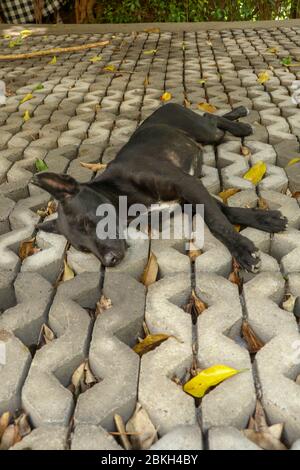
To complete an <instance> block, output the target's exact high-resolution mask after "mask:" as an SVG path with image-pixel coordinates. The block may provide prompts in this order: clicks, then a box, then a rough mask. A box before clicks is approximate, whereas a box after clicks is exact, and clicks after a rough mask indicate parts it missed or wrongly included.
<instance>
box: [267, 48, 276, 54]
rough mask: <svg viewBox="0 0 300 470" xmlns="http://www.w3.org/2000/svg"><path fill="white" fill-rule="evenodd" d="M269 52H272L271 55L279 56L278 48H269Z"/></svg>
mask: <svg viewBox="0 0 300 470" xmlns="http://www.w3.org/2000/svg"><path fill="white" fill-rule="evenodd" d="M267 52H271V54H277V52H278V49H277V47H269V48H268V49H267Z"/></svg>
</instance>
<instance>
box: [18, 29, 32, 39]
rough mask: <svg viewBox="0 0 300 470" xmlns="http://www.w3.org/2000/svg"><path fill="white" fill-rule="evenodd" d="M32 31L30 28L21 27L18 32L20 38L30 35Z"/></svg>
mask: <svg viewBox="0 0 300 470" xmlns="http://www.w3.org/2000/svg"><path fill="white" fill-rule="evenodd" d="M32 33H33V31H31V30H30V29H23V30H22V31H21V32H20V36H21V38H22V39H23V38H27V37H28V36H30V35H31V34H32Z"/></svg>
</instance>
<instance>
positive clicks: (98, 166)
mask: <svg viewBox="0 0 300 470" xmlns="http://www.w3.org/2000/svg"><path fill="white" fill-rule="evenodd" d="M80 165H81V166H83V168H87V169H88V170H92V171H94V172H95V173H96V172H97V171H100V170H103V169H104V168H106V167H107V164H106V163H84V162H80Z"/></svg>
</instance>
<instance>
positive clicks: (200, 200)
mask: <svg viewBox="0 0 300 470" xmlns="http://www.w3.org/2000/svg"><path fill="white" fill-rule="evenodd" d="M174 181H175V183H174ZM171 183H173V186H174V187H175V188H176V192H177V195H178V196H179V197H180V198H181V199H182V200H183V201H184V202H185V203H190V204H193V206H194V210H196V209H197V207H196V205H197V204H203V206H204V220H205V222H206V224H207V225H208V227H209V229H210V230H211V232H212V233H213V234H214V235H215V236H216V237H217V238H218V239H219V240H220V241H222V242H223V243H224V245H226V246H227V248H228V249H229V251H230V252H231V254H232V256H233V257H235V258H236V260H237V262H238V263H239V265H240V266H241V267H242V268H243V269H246V270H247V271H253V272H255V271H257V270H258V268H259V264H260V259H259V254H258V250H257V248H256V247H255V245H254V244H253V242H252V241H251V240H249V239H248V238H246V237H244V236H242V235H241V234H240V233H238V232H236V231H235V229H234V227H233V225H232V224H231V223H230V221H229V220H228V218H227V216H226V215H225V214H224V213H223V211H222V209H221V207H220V206H219V205H218V202H217V201H216V200H215V199H214V198H213V197H212V196H211V195H210V194H209V192H208V191H207V189H206V188H205V187H204V186H203V184H202V182H201V181H200V180H198V179H197V178H194V177H192V176H190V175H187V174H182V173H178V174H176V175H174V179H172V181H170V184H171Z"/></svg>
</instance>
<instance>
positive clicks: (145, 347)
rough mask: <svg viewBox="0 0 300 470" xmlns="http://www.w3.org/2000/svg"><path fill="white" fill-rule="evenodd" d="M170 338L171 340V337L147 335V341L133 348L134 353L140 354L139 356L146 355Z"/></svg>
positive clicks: (144, 340)
mask: <svg viewBox="0 0 300 470" xmlns="http://www.w3.org/2000/svg"><path fill="white" fill-rule="evenodd" d="M168 338H170V335H165V334H156V335H147V336H146V338H145V339H143V340H142V341H141V342H140V343H138V344H136V345H135V346H134V347H133V350H134V352H136V353H137V354H139V356H142V355H143V354H146V353H147V352H149V351H152V350H153V349H155V348H156V347H157V346H159V345H160V344H161V343H163V342H164V341H166V340H167V339H168Z"/></svg>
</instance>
